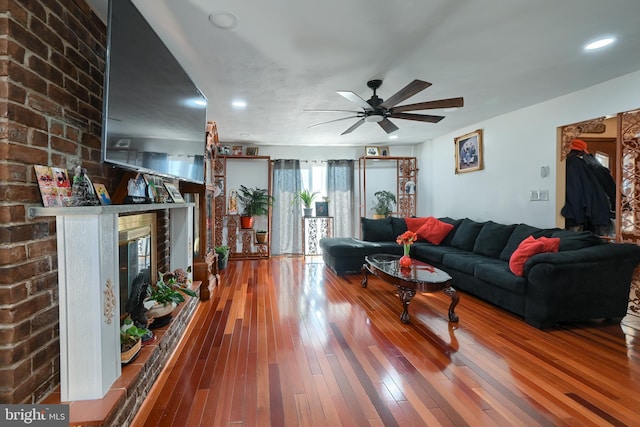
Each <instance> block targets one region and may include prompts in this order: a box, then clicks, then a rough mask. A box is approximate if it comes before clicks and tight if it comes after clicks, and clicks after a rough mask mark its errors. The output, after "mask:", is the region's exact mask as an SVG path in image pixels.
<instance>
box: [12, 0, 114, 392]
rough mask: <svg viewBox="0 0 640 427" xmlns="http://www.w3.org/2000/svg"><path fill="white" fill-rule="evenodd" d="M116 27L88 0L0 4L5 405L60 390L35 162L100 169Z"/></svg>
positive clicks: (46, 230) (54, 294)
mask: <svg viewBox="0 0 640 427" xmlns="http://www.w3.org/2000/svg"><path fill="white" fill-rule="evenodd" d="M105 41H106V28H105V25H104V23H103V22H102V21H101V20H100V19H99V18H98V17H97V16H96V15H95V14H94V13H93V12H92V11H91V9H90V8H89V7H88V6H87V4H86V3H85V2H84V0H0V403H35V402H38V401H39V400H41V398H42V397H44V396H46V395H47V394H49V393H50V392H51V391H52V390H53V389H54V388H55V387H56V386H57V385H58V384H59V370H60V361H59V342H58V277H57V257H56V235H55V221H54V220H50V219H35V220H28V219H27V218H26V208H27V207H28V206H34V205H35V206H41V205H42V202H41V198H40V193H39V190H38V186H37V183H36V179H35V176H34V173H33V165H34V164H43V165H49V166H58V167H63V168H67V169H71V168H72V167H73V166H74V165H75V164H76V163H77V162H79V161H81V162H82V165H83V166H84V167H86V168H87V170H88V173H89V176H90V177H91V178H92V180H93V181H94V182H102V183H104V184H106V185H107V188H108V189H110V190H111V189H113V185H112V183H113V182H115V181H117V180H118V176H117V175H118V174H117V173H116V172H115V170H114V169H112V168H110V167H108V166H105V165H102V164H101V163H100V158H101V153H100V134H101V120H102V118H101V112H102V86H103V75H104V74H103V73H104V60H105V51H106V49H105Z"/></svg>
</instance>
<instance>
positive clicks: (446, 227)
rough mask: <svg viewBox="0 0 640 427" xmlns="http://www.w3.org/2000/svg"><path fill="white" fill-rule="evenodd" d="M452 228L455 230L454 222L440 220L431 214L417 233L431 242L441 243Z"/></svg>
mask: <svg viewBox="0 0 640 427" xmlns="http://www.w3.org/2000/svg"><path fill="white" fill-rule="evenodd" d="M451 230H453V224H449V223H446V222H444V221H440V220H439V219H438V218H435V217H432V216H430V217H428V218H427V220H426V221H425V222H424V224H422V226H421V227H420V228H419V229H418V231H416V234H417V235H418V237H421V238H423V239H425V240H426V241H427V242H429V243H433V244H434V245H439V244H440V242H442V240H443V239H444V238H445V237H447V234H449V232H450V231H451Z"/></svg>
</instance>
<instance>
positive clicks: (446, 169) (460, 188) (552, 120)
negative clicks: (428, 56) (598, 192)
mask: <svg viewBox="0 0 640 427" xmlns="http://www.w3.org/2000/svg"><path fill="white" fill-rule="evenodd" d="M639 107H640V71H637V72H635V73H631V74H627V75H625V76H622V77H619V78H617V79H613V80H609V81H607V82H604V83H601V84H599V85H596V86H593V87H591V88H588V89H584V90H581V91H578V92H574V93H572V94H569V95H565V96H562V97H559V98H555V99H553V100H550V101H547V102H544V103H541V104H537V105H534V106H531V107H527V108H524V109H521V110H518V111H514V112H511V113H508V114H504V115H502V116H498V117H494V118H492V119H489V120H486V121H484V122H481V123H476V124H474V125H471V126H468V127H465V128H462V129H459V130H457V131H455V132H453V133H450V134H447V135H444V136H442V137H439V138H436V139H434V140H432V141H427V142H425V143H424V144H422V146H421V148H418V149H416V153H415V155H416V157H418V163H419V168H420V173H419V176H418V180H419V183H418V188H419V189H420V190H419V195H420V197H419V198H418V203H419V204H418V215H419V216H427V215H434V216H438V217H440V216H450V217H452V218H464V217H468V218H471V219H474V220H477V221H484V220H489V219H491V220H494V221H496V222H500V223H520V222H523V223H527V224H530V225H534V226H539V227H552V226H555V225H556V224H555V218H556V212H557V211H559V210H560V209H561V208H562V206H556V202H555V197H556V194H555V193H556V173H557V171H556V152H557V136H556V135H557V128H558V127H560V126H564V125H568V124H572V123H576V122H580V121H583V120H588V119H593V118H596V117H600V116H605V115H611V114H616V113H618V112H622V111H628V110H634V109H637V108H639ZM476 129H482V130H483V141H484V143H483V145H484V170H481V171H477V172H468V173H463V174H459V175H456V174H455V173H454V169H455V158H454V156H455V154H454V144H453V140H454V138H455V137H458V136H461V135H464V134H466V133H468V132H471V131H474V130H476ZM543 165H546V166H549V167H550V174H549V176H548V177H546V178H542V177H541V175H540V168H541V166H543ZM531 190H549V201H545V202H541V201H535V202H532V201H529V192H530V191H531Z"/></svg>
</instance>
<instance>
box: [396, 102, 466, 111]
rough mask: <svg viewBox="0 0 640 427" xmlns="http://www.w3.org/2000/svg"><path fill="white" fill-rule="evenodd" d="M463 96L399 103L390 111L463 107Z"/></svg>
mask: <svg viewBox="0 0 640 427" xmlns="http://www.w3.org/2000/svg"><path fill="white" fill-rule="evenodd" d="M463 106H464V98H448V99H439V100H437V101H428V102H419V103H417V104H407V105H399V106H397V107H393V108H392V109H391V113H400V112H402V111H418V110H434V109H436V108H454V107H463Z"/></svg>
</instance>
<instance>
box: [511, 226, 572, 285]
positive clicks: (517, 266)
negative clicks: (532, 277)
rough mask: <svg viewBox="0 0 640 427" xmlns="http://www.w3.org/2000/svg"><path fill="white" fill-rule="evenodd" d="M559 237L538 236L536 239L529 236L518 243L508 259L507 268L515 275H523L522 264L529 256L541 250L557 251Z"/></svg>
mask: <svg viewBox="0 0 640 427" xmlns="http://www.w3.org/2000/svg"><path fill="white" fill-rule="evenodd" d="M559 247H560V239H559V238H557V237H555V238H551V237H544V236H543V237H540V238H538V239H536V238H534V237H533V236H529V237H527V238H526V239H524V240H523V241H522V242H520V244H519V245H518V248H517V249H516V250H515V251H514V252H513V254H512V255H511V259H509V269H510V270H511V271H512V272H513V274H515V275H516V276H524V264H525V263H526V262H527V260H528V259H529V258H531V257H532V256H534V255H536V254H541V253H543V252H558V248H559Z"/></svg>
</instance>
